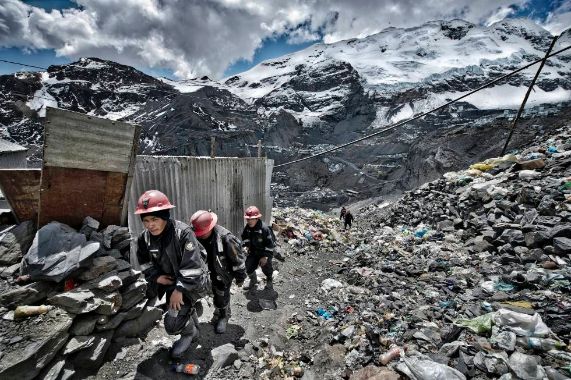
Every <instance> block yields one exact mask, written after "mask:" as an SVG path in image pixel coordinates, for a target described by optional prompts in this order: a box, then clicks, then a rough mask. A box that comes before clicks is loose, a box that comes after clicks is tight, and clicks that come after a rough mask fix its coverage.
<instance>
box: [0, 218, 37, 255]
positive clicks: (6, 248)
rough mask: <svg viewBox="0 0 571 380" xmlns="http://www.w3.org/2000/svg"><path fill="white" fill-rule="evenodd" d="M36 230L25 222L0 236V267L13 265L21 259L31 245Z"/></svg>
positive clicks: (29, 222) (32, 224) (28, 222)
mask: <svg viewBox="0 0 571 380" xmlns="http://www.w3.org/2000/svg"><path fill="white" fill-rule="evenodd" d="M35 235H36V228H35V227H34V223H33V222H31V221H26V222H23V223H20V224H18V225H17V226H15V227H14V228H12V229H10V230H9V231H7V232H5V233H3V234H0V265H13V264H16V263H18V262H20V260H21V259H22V257H23V256H24V255H25V254H26V252H28V249H29V248H30V246H31V245H32V241H33V240H34V236H35Z"/></svg>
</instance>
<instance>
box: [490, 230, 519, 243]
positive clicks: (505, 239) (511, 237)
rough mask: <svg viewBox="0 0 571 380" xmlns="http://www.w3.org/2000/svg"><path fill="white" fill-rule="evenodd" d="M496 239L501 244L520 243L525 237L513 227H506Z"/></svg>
mask: <svg viewBox="0 0 571 380" xmlns="http://www.w3.org/2000/svg"><path fill="white" fill-rule="evenodd" d="M496 241H498V242H500V243H503V244H513V245H515V244H522V243H524V241H525V239H524V236H523V232H521V231H520V230H515V229H506V230H504V232H502V234H501V235H500V236H499V237H498V238H497V239H496Z"/></svg>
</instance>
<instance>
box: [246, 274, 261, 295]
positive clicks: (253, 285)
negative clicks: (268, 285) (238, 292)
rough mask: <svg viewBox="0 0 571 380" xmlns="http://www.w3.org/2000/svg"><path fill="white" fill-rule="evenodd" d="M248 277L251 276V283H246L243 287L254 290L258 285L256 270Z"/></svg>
mask: <svg viewBox="0 0 571 380" xmlns="http://www.w3.org/2000/svg"><path fill="white" fill-rule="evenodd" d="M248 277H250V283H249V284H248V285H245V286H244V288H243V289H245V290H248V291H252V290H254V289H256V286H257V285H258V276H257V275H256V272H254V273H253V274H250V275H248Z"/></svg>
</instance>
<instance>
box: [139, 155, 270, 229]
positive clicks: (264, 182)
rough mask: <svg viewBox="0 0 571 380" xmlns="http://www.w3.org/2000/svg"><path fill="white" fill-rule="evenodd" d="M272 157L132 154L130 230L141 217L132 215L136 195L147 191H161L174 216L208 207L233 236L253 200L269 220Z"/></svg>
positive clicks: (186, 219)
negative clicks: (170, 205)
mask: <svg viewBox="0 0 571 380" xmlns="http://www.w3.org/2000/svg"><path fill="white" fill-rule="evenodd" d="M272 169H273V160H268V159H266V158H235V157H220V158H209V157H186V156H137V160H136V164H135V175H134V180H133V185H132V186H131V193H130V197H129V229H130V230H131V233H132V234H139V233H140V232H141V231H142V230H143V224H142V223H141V220H140V217H139V216H138V215H134V214H133V212H134V210H135V206H136V203H137V199H138V198H139V196H140V195H141V194H142V193H143V192H145V191H146V190H150V189H156V190H160V191H162V192H163V193H165V194H166V195H167V196H168V197H169V199H170V201H171V202H172V203H173V204H174V205H175V206H176V208H174V209H173V210H172V214H171V215H172V216H173V217H174V218H175V219H178V220H180V221H183V222H185V223H189V219H190V216H191V215H192V214H193V213H194V212H195V211H196V210H200V209H205V210H208V209H210V210H212V211H213V212H215V213H216V214H217V215H218V220H219V224H221V225H223V226H225V227H226V228H228V229H229V230H230V231H232V232H233V233H234V234H237V236H240V234H241V232H242V229H243V227H244V218H243V215H244V209H245V208H246V207H247V206H249V205H257V206H258V207H259V208H260V210H261V211H262V212H263V213H264V219H265V221H266V222H269V221H270V218H271V211H272V199H271V197H270V181H271V176H272Z"/></svg>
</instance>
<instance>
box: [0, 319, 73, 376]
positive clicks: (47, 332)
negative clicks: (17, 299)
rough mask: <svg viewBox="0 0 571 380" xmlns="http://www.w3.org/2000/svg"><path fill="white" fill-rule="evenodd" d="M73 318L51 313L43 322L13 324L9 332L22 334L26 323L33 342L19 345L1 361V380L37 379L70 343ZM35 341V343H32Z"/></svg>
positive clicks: (30, 321)
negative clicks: (67, 343)
mask: <svg viewBox="0 0 571 380" xmlns="http://www.w3.org/2000/svg"><path fill="white" fill-rule="evenodd" d="M71 322H72V319H71V317H70V316H69V315H68V314H67V313H65V312H63V311H62V310H61V309H53V310H50V311H49V312H48V313H47V314H45V315H44V316H43V317H42V318H36V319H28V320H25V321H24V322H9V321H3V322H2V323H3V324H4V323H5V324H7V325H6V327H7V328H8V329H9V330H18V328H21V325H20V323H26V324H27V325H26V326H25V334H26V336H27V337H30V339H25V340H22V341H20V342H19V343H16V344H15V345H14V346H12V347H11V350H9V351H8V350H6V351H5V352H4V355H3V356H2V357H1V358H0V379H19V380H20V379H24V380H28V379H33V378H34V377H36V376H37V375H38V374H39V373H40V371H41V370H42V369H43V368H44V367H45V366H47V365H48V363H49V362H50V361H51V360H52V359H53V358H54V357H55V356H56V354H57V352H58V351H59V350H60V349H61V348H62V347H63V346H64V345H65V343H66V342H67V338H68V334H67V330H68V329H69V327H70V326H71ZM32 338H33V339H32Z"/></svg>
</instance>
